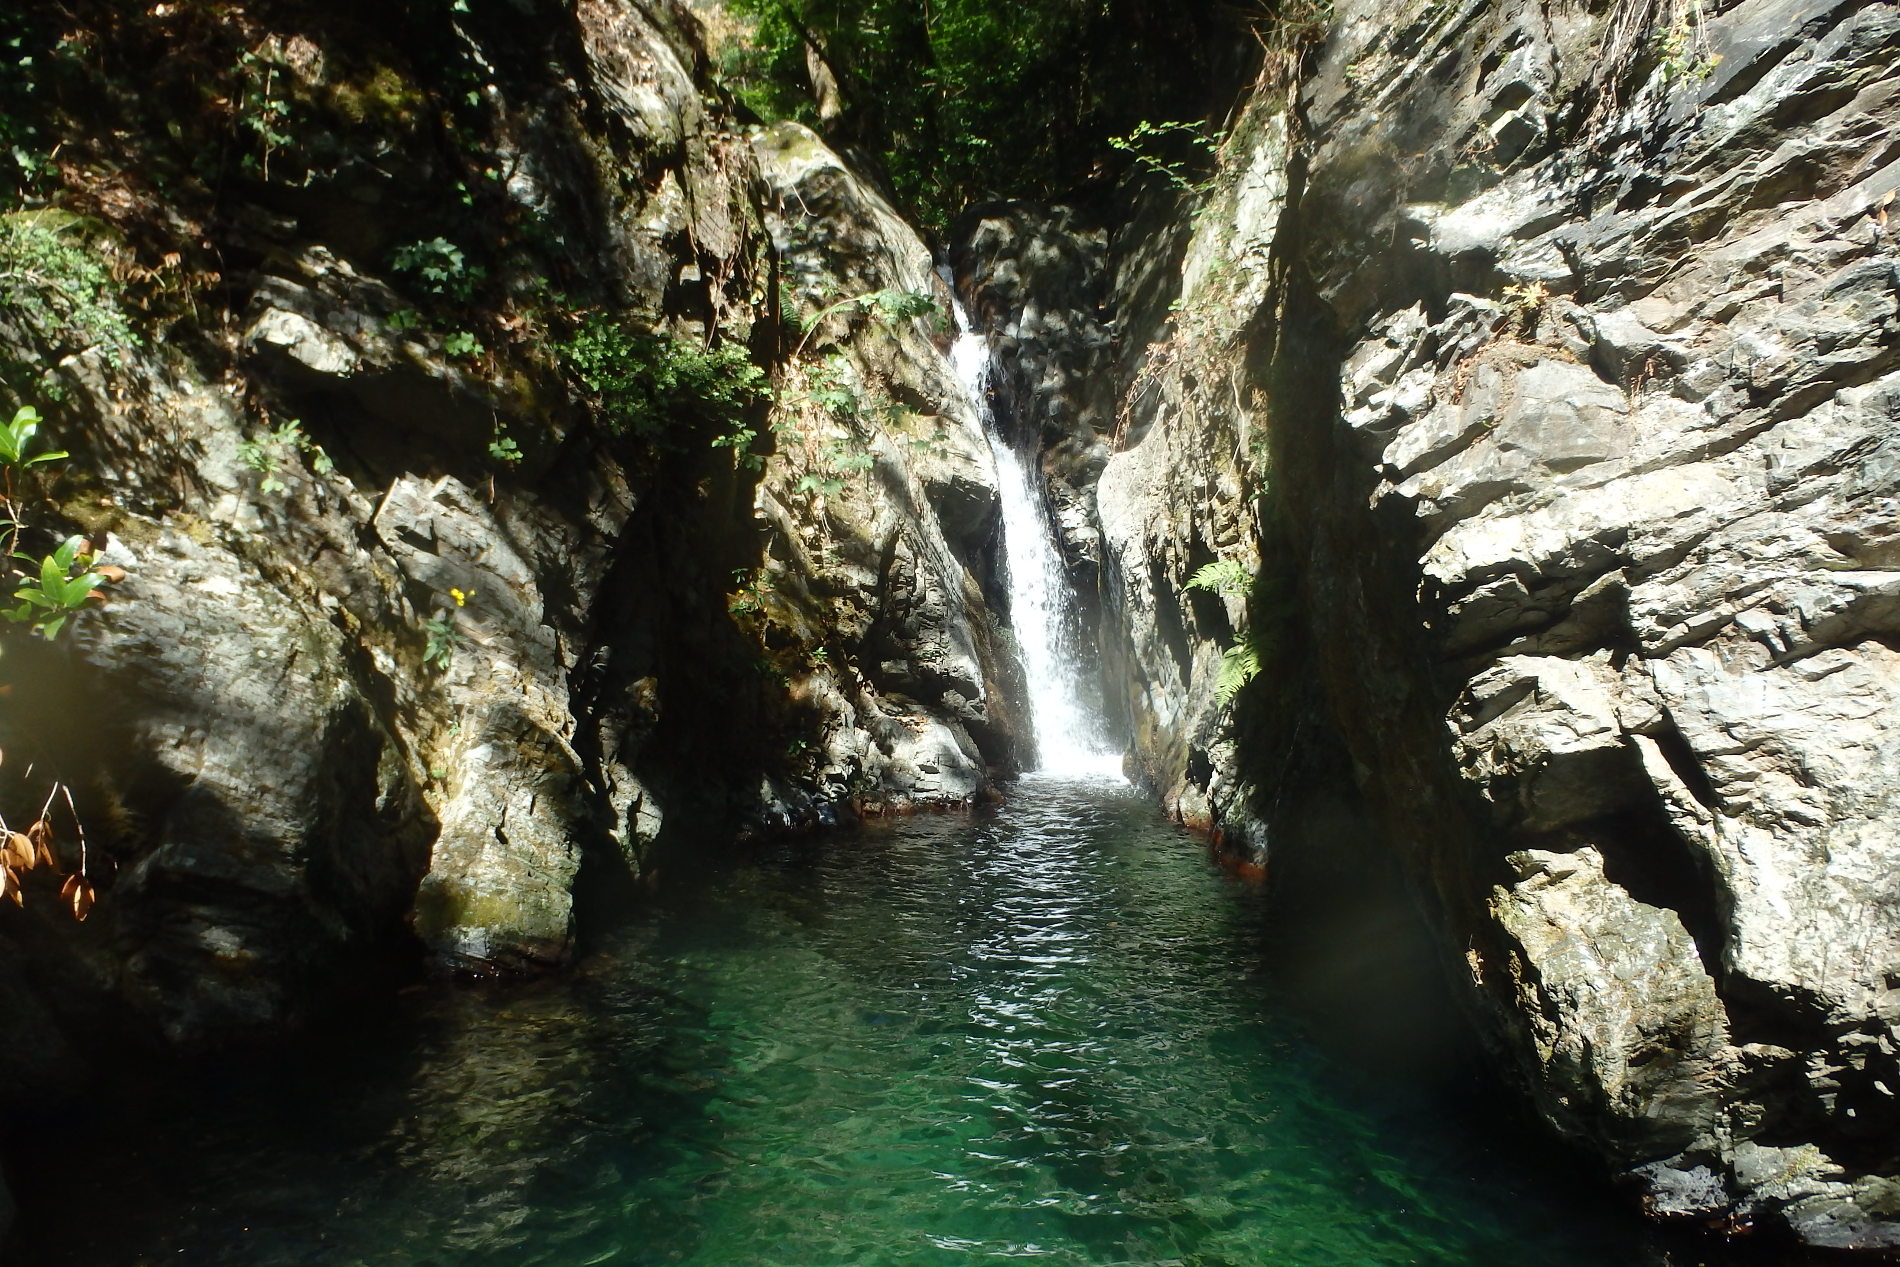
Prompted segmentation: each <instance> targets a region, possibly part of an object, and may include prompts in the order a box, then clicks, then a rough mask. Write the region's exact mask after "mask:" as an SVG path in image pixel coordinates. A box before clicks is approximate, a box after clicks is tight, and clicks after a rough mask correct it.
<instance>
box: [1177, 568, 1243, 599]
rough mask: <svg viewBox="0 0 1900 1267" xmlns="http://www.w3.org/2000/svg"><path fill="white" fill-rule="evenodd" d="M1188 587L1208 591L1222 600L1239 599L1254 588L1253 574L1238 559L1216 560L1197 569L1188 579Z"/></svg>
mask: <svg viewBox="0 0 1900 1267" xmlns="http://www.w3.org/2000/svg"><path fill="white" fill-rule="evenodd" d="M1187 587H1188V588H1189V589H1191V590H1207V591H1208V592H1210V593H1214V594H1219V595H1220V596H1221V597H1222V598H1238V597H1241V596H1244V595H1245V594H1246V593H1247V591H1248V590H1250V589H1251V588H1252V587H1253V573H1252V572H1249V571H1248V570H1247V567H1246V565H1245V564H1243V563H1242V562H1240V560H1238V559H1216V560H1215V561H1214V562H1212V563H1209V564H1206V565H1204V566H1202V567H1200V568H1197V569H1196V570H1195V572H1194V575H1193V576H1191V577H1189V578H1188V583H1187Z"/></svg>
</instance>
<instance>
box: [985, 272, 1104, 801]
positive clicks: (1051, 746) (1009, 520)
mask: <svg viewBox="0 0 1900 1267" xmlns="http://www.w3.org/2000/svg"><path fill="white" fill-rule="evenodd" d="M952 304H953V308H954V311H955V313H956V319H957V336H958V337H957V342H956V346H955V347H954V348H952V349H951V353H950V359H951V363H952V365H954V367H955V368H956V372H957V378H958V379H959V380H960V381H961V382H962V384H963V389H964V391H965V392H966V393H967V394H968V395H969V398H970V403H971V404H972V405H973V406H975V408H976V412H977V416H978V417H979V418H980V419H981V420H982V423H983V433H984V435H985V436H987V437H988V438H989V442H990V453H991V454H992V455H993V456H994V458H995V460H996V483H997V488H998V493H999V495H1000V498H1001V501H1002V509H1003V553H1004V557H1005V565H1006V567H1007V570H1008V573H1009V623H1010V627H1011V628H1012V629H1013V630H1014V631H1015V634H1016V645H1017V649H1018V651H1019V652H1020V653H1021V655H1022V663H1023V672H1024V674H1025V675H1026V677H1027V678H1028V688H1029V723H1030V728H1031V729H1032V730H1033V731H1034V732H1035V738H1036V751H1037V755H1038V761H1037V766H1036V768H1037V769H1038V770H1039V771H1041V772H1042V773H1044V774H1049V775H1055V776H1059V777H1065V778H1077V777H1095V778H1100V777H1115V778H1120V777H1121V754H1120V753H1119V752H1117V751H1115V750H1114V749H1113V748H1112V747H1111V746H1110V745H1109V744H1108V743H1107V742H1105V741H1104V739H1103V737H1102V735H1101V730H1100V727H1099V726H1098V725H1097V724H1096V722H1095V720H1094V719H1093V718H1092V717H1091V716H1090V715H1089V711H1088V710H1087V709H1086V708H1085V707H1084V706H1083V703H1082V691H1081V678H1080V675H1079V674H1078V672H1077V668H1078V666H1077V663H1076V661H1077V658H1078V657H1077V655H1076V640H1075V635H1074V631H1073V626H1072V623H1071V608H1070V601H1069V584H1068V577H1067V576H1066V574H1065V573H1064V570H1063V566H1062V552H1061V550H1060V549H1059V548H1058V547H1057V545H1056V537H1055V526H1054V524H1052V523H1051V522H1050V518H1049V515H1048V513H1047V512H1046V511H1045V509H1044V508H1043V499H1042V493H1041V490H1040V488H1039V487H1038V481H1037V479H1036V476H1035V464H1034V462H1033V460H1030V461H1025V459H1024V457H1023V455H1021V454H1019V453H1017V452H1016V450H1015V449H1014V448H1012V447H1011V446H1010V444H1009V441H1007V440H1006V439H1004V438H1003V436H1002V435H1000V434H999V433H998V429H997V426H996V415H995V411H994V410H993V409H991V408H990V399H989V383H990V374H991V372H992V366H991V358H990V345H989V341H988V340H987V339H985V338H984V337H983V336H982V335H980V334H976V333H974V332H973V331H972V330H971V329H970V320H969V316H968V314H967V313H965V312H964V310H963V305H962V304H961V303H958V302H956V301H954V300H953V301H952Z"/></svg>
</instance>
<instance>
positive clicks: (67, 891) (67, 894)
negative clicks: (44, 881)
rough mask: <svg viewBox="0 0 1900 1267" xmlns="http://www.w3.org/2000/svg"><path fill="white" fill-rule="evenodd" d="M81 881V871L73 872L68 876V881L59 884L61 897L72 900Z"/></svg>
mask: <svg viewBox="0 0 1900 1267" xmlns="http://www.w3.org/2000/svg"><path fill="white" fill-rule="evenodd" d="M81 883H82V882H81V880H80V878H79V873H78V872H77V871H75V872H73V873H72V874H71V875H69V876H67V877H66V883H64V884H62V885H60V886H59V895H60V897H61V898H63V899H65V900H66V901H71V900H72V896H73V894H74V893H75V892H76V891H77V890H78V888H79V886H80V884H81Z"/></svg>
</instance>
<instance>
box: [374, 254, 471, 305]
mask: <svg viewBox="0 0 1900 1267" xmlns="http://www.w3.org/2000/svg"><path fill="white" fill-rule="evenodd" d="M389 266H390V267H391V268H393V269H394V270H395V271H397V272H398V273H402V274H405V275H407V276H408V277H409V278H411V279H412V280H413V281H414V282H415V284H416V285H417V286H418V287H420V288H421V289H423V290H426V291H428V292H429V293H430V294H431V295H439V296H441V297H442V298H444V299H447V300H449V301H451V302H453V303H458V304H465V303H467V302H469V300H471V299H473V298H474V297H475V287H476V286H477V285H478V284H480V282H481V280H482V278H484V277H486V276H487V275H488V274H487V272H486V270H484V269H483V268H481V267H480V266H479V265H476V264H470V263H469V262H468V257H467V256H465V255H463V254H462V248H461V247H459V246H457V245H455V244H454V243H453V242H451V241H449V240H448V239H447V238H433V239H431V240H429V241H427V242H411V243H409V245H407V246H399V247H397V248H396V249H395V250H394V251H391V252H390V254H389Z"/></svg>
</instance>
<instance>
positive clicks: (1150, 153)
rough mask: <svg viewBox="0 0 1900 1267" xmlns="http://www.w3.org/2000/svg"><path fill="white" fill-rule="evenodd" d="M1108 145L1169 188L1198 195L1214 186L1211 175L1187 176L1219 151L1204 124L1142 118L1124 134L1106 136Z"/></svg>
mask: <svg viewBox="0 0 1900 1267" xmlns="http://www.w3.org/2000/svg"><path fill="white" fill-rule="evenodd" d="M1108 144H1109V146H1110V147H1111V148H1113V149H1117V150H1120V151H1121V152H1122V153H1124V154H1127V155H1129V156H1131V157H1132V158H1133V159H1134V160H1135V166H1136V167H1138V168H1140V169H1141V170H1142V171H1145V172H1149V173H1151V174H1153V175H1156V176H1159V177H1160V178H1161V179H1162V180H1163V181H1165V182H1167V184H1168V185H1169V186H1171V187H1172V188H1175V189H1179V190H1182V191H1184V192H1187V193H1197V194H1198V193H1205V192H1206V191H1207V190H1208V189H1210V188H1212V187H1213V184H1214V181H1213V178H1212V177H1203V178H1202V179H1200V180H1194V179H1191V178H1190V176H1189V173H1190V172H1191V171H1193V170H1194V169H1195V168H1197V167H1205V166H1207V165H1208V164H1209V163H1211V162H1212V161H1213V159H1214V157H1215V156H1216V155H1217V154H1218V153H1219V152H1220V140H1219V138H1217V137H1215V136H1212V135H1210V134H1209V132H1208V130H1207V125H1206V124H1203V123H1189V122H1183V121H1180V120H1163V121H1162V122H1160V123H1152V122H1150V121H1149V120H1147V119H1143V120H1142V121H1141V122H1139V123H1137V124H1136V125H1135V126H1134V129H1133V130H1132V131H1130V132H1128V133H1126V134H1125V135H1122V136H1111V137H1109V138H1108ZM1170 154H1172V155H1173V157H1170V156H1169V155H1170Z"/></svg>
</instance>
